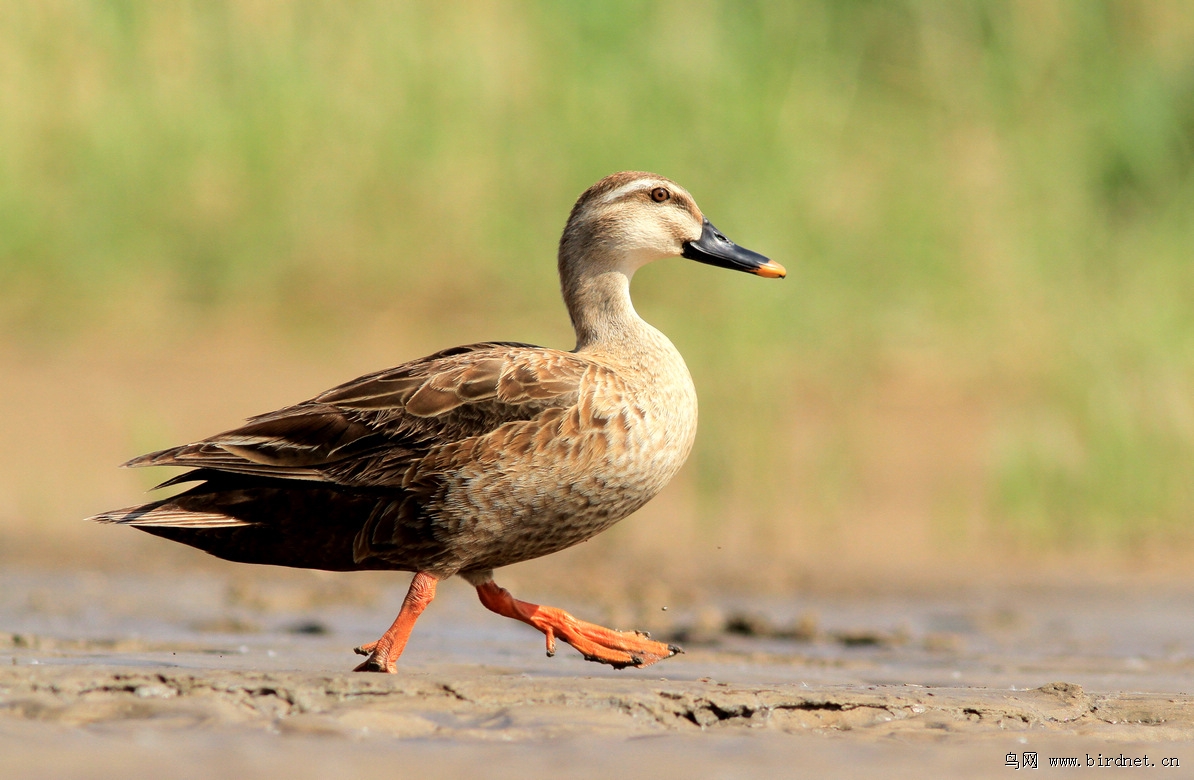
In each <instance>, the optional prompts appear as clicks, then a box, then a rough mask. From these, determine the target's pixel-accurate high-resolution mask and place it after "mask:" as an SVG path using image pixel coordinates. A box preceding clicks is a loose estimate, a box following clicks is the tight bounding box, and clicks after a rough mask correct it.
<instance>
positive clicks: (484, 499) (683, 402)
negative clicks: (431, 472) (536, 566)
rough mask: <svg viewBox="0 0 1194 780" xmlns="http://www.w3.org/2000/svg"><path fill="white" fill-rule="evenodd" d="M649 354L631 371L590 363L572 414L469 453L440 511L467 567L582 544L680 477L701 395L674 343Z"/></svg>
mask: <svg viewBox="0 0 1194 780" xmlns="http://www.w3.org/2000/svg"><path fill="white" fill-rule="evenodd" d="M665 342H666V340H665ZM652 352H653V353H654V354H650V355H642V356H638V355H636V356H635V357H634V360H633V361H628V360H626V359H611V358H608V357H604V356H593V357H592V358H591V360H592V365H591V368H590V369H589V370H588V371H586V372H585V375H584V377H583V379H582V381H581V384H580V388H579V392H578V394H577V400H576V403H575V404H574V405H572V406H570V407H564V408H554V409H548V410H546V411H544V412H543V413H542V414H540V415H539V416H538V417H536V418H535V419H533V420H528V421H518V422H511V423H507V424H506V425H503V426H501V427H500V428H498V429H497V430H495V431H493V432H492V433H490V434H488V435H487V436H486V437H484V441H477V442H472V443H471V444H468V445H464V443H462V445H463V446H461V447H460V448H459V449H457V451H456V453H455V457H453V460H455V461H456V463H455V464H454V467H453V468H451V469H449V470H448V472H449V473H448V475H447V479H446V481H445V485H444V490H443V491H442V492H441V493H440V495H441V500H440V501H439V502H437V503H438V506H436V507H434V511H435V514H436V515H437V517H438V523H437V524H438V525H439V528H440V532H441V533H443V534H444V535H445V537H446V538H445V541H446V540H447V538H451V539H452V540H454V543H455V544H456V545H457V548H458V549H457V552H458V556H459V558H460V560H459V563H458V564H457V565H458V566H459V567H460V568H465V569H481V568H496V567H498V566H503V565H507V564H509V563H514V562H517V561H521V560H528V559H530V558H535V557H538V556H541V555H546V554H548V553H551V552H555V551H557V550H561V549H564V548H566V547H569V546H571V545H574V544H577V543H579V542H582V541H584V540H586V539H588V538H590V537H592V536H593V535H595V534H597V533H600V532H601V531H603V530H605V529H606V528H608V527H609V526H611V525H613V524H614V523H616V522H617V521H619V520H621V519H622V518H624V517H626V516H627V515H629V514H631V513H632V512H634V511H635V510H637V509H638V508H640V507H641V506H643V504H645V503H647V501H649V500H651V498H653V497H654V496H655V495H656V494H657V493H658V492H659V491H660V490H661V489H662V488H663V487H664V486H665V485H666V484H667V483H668V482H669V481H670V480H671V479H672V477H674V476H675V474H676V472H678V471H679V470H680V467H681V466H683V464H684V461H685V459H686V458H687V457H688V454H689V452H690V451H691V449H692V443H693V439H694V437H695V435H696V418H697V405H696V392H695V390H694V388H693V385H692V379H691V377H690V376H689V373H688V369H687V368H686V367H685V365H684V362H683V360H682V359H681V358H680V355H679V353H678V352H676V350H675V348H674V347H672V346H671V344H670V342H669V343H666V348H665V349H656V350H652ZM462 455H463V456H465V457H460V456H462Z"/></svg>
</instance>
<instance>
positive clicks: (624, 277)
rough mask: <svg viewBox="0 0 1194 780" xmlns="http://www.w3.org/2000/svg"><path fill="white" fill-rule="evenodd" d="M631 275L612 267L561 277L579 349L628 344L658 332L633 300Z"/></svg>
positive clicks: (565, 300)
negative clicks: (648, 322)
mask: <svg viewBox="0 0 1194 780" xmlns="http://www.w3.org/2000/svg"><path fill="white" fill-rule="evenodd" d="M630 276H631V274H629V273H627V272H625V271H623V270H621V269H617V268H611V269H608V270H602V271H595V272H590V273H584V274H564V275H563V276H562V277H561V279H560V282H561V286H562V288H563V293H564V304H565V305H566V306H567V307H568V316H569V317H571V318H572V327H573V328H575V330H576V351H578V352H579V351H581V350H592V349H601V348H608V349H618V348H624V347H626V346H627V345H630V344H635V343H640V342H641V341H642V340H643V338H644V336H645V335H646V334H647V333H654V332H655V329H654V328H652V327H651V326H650V325H648V324H647V323H646V322H644V321H643V320H642V318H641V317H639V316H638V313H637V312H635V310H634V304H633V303H631V302H630Z"/></svg>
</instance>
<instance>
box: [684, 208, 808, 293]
mask: <svg viewBox="0 0 1194 780" xmlns="http://www.w3.org/2000/svg"><path fill="white" fill-rule="evenodd" d="M681 255H683V256H684V257H687V258H688V259H689V260H696V261H697V262H698V263H708V264H709V265H716V266H718V267H719V268H730V269H733V270H735V271H746V272H747V273H748V274H755V275H756V276H765V277H767V278H768V279H782V278H783V277H785V276H787V275H788V272H787V271H786V270H784V267H783V266H782V265H780V264H779V263H777V262H775V261H774V260H771V259H769V258H766V257H763V256H762V255H761V254H759V253H758V252H752V251H750V250H749V249H747V248H746V247H741V246H738V245H737V244H735V243H734V242H733V241H731V240H730V239H728V238H726V237H725V235H724V234H723V233H722V232H721V231H720V230H718V229H717V228H715V227H713V223H712V222H710V221H709V220H707V219H706V220H705V227H704V229H703V230H702V231H701V237H700V238H699V239H697V240H696V241H685V242H684V251H683V252H681Z"/></svg>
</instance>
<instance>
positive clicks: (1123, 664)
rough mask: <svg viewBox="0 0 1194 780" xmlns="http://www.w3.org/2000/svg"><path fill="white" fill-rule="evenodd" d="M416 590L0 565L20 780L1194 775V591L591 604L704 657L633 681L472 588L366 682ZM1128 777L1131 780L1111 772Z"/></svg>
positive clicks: (0, 721)
mask: <svg viewBox="0 0 1194 780" xmlns="http://www.w3.org/2000/svg"><path fill="white" fill-rule="evenodd" d="M346 582H349V583H352V584H347V585H346V584H345V583H346ZM404 587H405V581H404V578H403V577H401V576H397V577H387V578H382V577H369V578H365V579H362V580H359V581H352V580H349V579H347V578H343V577H341V578H335V579H329V578H326V577H289V576H288V577H281V578H278V579H273V578H270V577H256V578H253V579H245V580H238V581H232V582H229V581H227V580H226V579H224V578H222V577H220V576H216V575H213V574H210V573H203V572H198V573H187V574H180V575H177V576H173V577H163V576H161V575H151V574H144V575H138V574H124V575H113V574H78V573H64V572H44V571H41V572H29V571H25V572H20V571H12V570H7V571H4V570H0V752H3V754H4V755H5V757H6V758H5V761H4V763H3V765H4V766H5V767H7V771H9V772H12V773H13V774H11V776H14V777H35V776H46V777H70V776H77V777H106V776H116V775H119V774H121V773H122V772H125V771H128V770H130V768H139V769H140V770H144V772H143V774H144V773H148V774H149V775H152V774H170V775H171V776H178V777H189V776H195V777H207V776H217V775H220V774H221V773H224V774H226V773H228V772H233V773H236V774H239V775H241V776H249V775H267V774H273V773H274V772H276V771H283V770H284V771H285V772H287V773H288V775H289V776H292V777H323V776H343V775H342V773H346V772H347V770H348V769H349V768H352V769H354V770H359V771H373V770H374V769H375V768H376V769H377V771H386V768H387V767H389V769H390V770H396V769H397V768H398V766H399V765H401V767H402V768H403V772H401V773H399V776H409V775H410V773H411V772H413V771H415V770H416V769H420V768H422V769H421V770H420V771H423V770H426V771H428V772H431V774H432V775H433V776H464V775H469V774H476V773H477V772H478V771H481V776H492V777H505V776H510V777H515V776H528V773H529V775H530V776H536V775H537V774H538V773H542V774H547V773H549V772H550V773H552V774H555V775H558V776H577V777H587V776H594V777H597V776H603V777H608V776H609V773H610V771H613V770H616V769H617V768H618V767H628V766H634V767H637V768H638V769H637V770H636V771H635V772H633V773H632V774H635V775H638V774H640V772H639V771H638V770H641V771H642V772H643V773H646V772H648V771H652V772H653V771H667V772H671V773H672V774H676V773H680V774H683V775H686V776H717V777H753V776H757V773H758V772H762V771H782V770H784V769H785V768H788V769H790V768H792V767H794V766H797V765H799V766H802V767H805V768H806V769H810V770H812V769H816V770H817V771H820V772H823V773H824V772H832V773H834V774H836V775H840V776H854V774H853V773H855V772H856V773H857V775H858V776H863V775H867V776H871V775H874V774H876V773H878V774H881V775H883V776H890V777H903V776H908V777H917V776H925V774H924V773H925V770H926V767H928V766H933V767H936V769H935V771H951V772H954V773H962V774H963V775H964V776H980V777H982V776H987V775H994V774H1003V773H1006V772H1010V771H1013V768H1010V767H1008V766H1006V765H1005V758H1006V754H1008V753H1015V754H1016V755H1017V756H1022V755H1023V753H1024V752H1025V751H1032V752H1034V753H1037V754H1038V756H1039V757H1045V758H1047V757H1048V756H1050V755H1052V756H1080V757H1083V758H1085V757H1086V756H1087V755H1090V756H1096V755H1101V754H1102V755H1114V756H1119V755H1125V756H1128V757H1129V758H1131V757H1139V756H1143V755H1145V754H1148V755H1149V756H1150V758H1149V760H1150V761H1153V762H1154V763H1156V764H1157V767H1156V768H1157V769H1166V770H1169V771H1168V772H1167V773H1166V774H1164V775H1163V776H1172V777H1179V776H1194V749H1192V747H1191V746H1192V745H1194V696H1192V695H1191V690H1192V689H1194V685H1191V680H1192V679H1194V677H1192V675H1194V616H1191V614H1190V610H1189V609H1188V608H1187V606H1188V604H1189V603H1190V598H1189V597H1190V595H1191V592H1190V591H1189V590H1185V589H1183V588H1177V587H1175V588H1171V589H1168V590H1163V591H1162V590H1158V589H1156V588H1139V589H1135V590H1126V589H1123V588H1071V589H1068V590H1067V589H1058V588H1038V589H1034V588H1013V589H1009V588H1003V589H998V588H996V589H986V590H974V591H956V592H949V593H938V594H928V595H926V594H923V593H922V594H917V595H908V594H904V595H900V594H895V595H892V594H886V595H876V594H869V595H867V594H854V595H838V596H815V597H814V596H797V597H793V598H791V599H786V600H782V601H781V600H771V601H759V600H753V601H749V602H748V601H739V602H735V601H734V600H732V599H730V600H726V601H725V602H724V603H720V604H716V605H713V604H705V605H703V606H701V607H699V608H684V607H677V606H672V607H671V608H670V609H669V610H668V611H666V612H665V611H664V610H663V609H662V607H659V606H657V605H651V606H652V607H654V608H653V609H651V608H643V607H640V608H637V609H632V610H622V614H619V610H618V609H616V608H608V607H607V608H605V609H601V608H598V607H595V608H593V609H592V610H590V611H588V612H586V611H584V609H583V607H582V605H571V604H568V605H566V606H567V607H568V608H573V607H574V606H575V611H576V612H577V614H578V615H580V616H582V617H585V618H597V619H603V620H610V621H611V622H613V623H614V624H615V625H619V626H620V627H629V625H627V623H628V622H630V621H633V622H630V624H631V625H634V626H635V627H645V628H650V629H651V630H653V631H654V632H655V635H656V637H657V638H660V637H664V638H668V639H674V640H677V641H681V642H683V643H684V646H685V649H686V653H685V654H684V655H682V656H677V657H676V658H673V659H669V660H666V661H664V662H661V663H659V664H657V665H655V666H652V667H649V668H647V669H641V670H635V669H631V670H624V671H615V670H612V669H608V668H606V667H602V666H598V665H595V664H590V663H587V662H585V661H584V660H583V659H581V658H580V657H579V655H577V654H575V653H574V652H572V651H571V649H570V648H567V647H566V646H561V648H560V652H559V654H558V655H557V656H556V657H555V658H545V657H544V653H543V642H542V638H541V636H540V635H539V634H537V633H536V632H534V631H533V630H531V629H529V628H527V627H525V626H522V625H521V624H517V623H514V622H512V621H505V620H502V619H501V618H498V617H497V616H494V615H491V614H489V613H487V612H485V610H484V609H482V608H481V606H480V605H479V604H477V603H476V601H475V600H474V598H473V596H472V594H471V591H470V590H469V589H468V588H467V587H465V586H463V585H462V584H461V585H456V586H452V585H451V584H450V583H449V584H446V585H445V587H444V588H443V589H441V596H440V598H439V599H437V601H436V603H435V604H434V605H433V606H432V608H431V609H429V610H428V612H427V613H425V615H424V617H423V619H422V620H421V621H420V624H419V626H418V628H417V629H416V632H415V635H414V637H413V639H412V641H411V644H410V646H409V647H408V650H407V653H406V655H405V656H404V657H403V659H402V662H401V663H400V670H401V673H400V674H398V675H393V676H388V675H375V674H353V673H351V672H349V671H348V670H349V669H351V668H352V666H353V665H355V663H356V662H357V661H358V660H359V659H358V658H357V657H356V656H354V655H353V654H352V652H351V648H352V647H353V646H354V645H356V644H359V643H361V642H364V641H368V640H370V639H372V638H375V637H376V635H377V634H379V633H380V632H381V630H383V629H384V628H385V627H386V625H388V622H389V620H390V619H392V617H393V612H394V611H395V610H396V609H397V605H398V603H399V602H400V601H401V597H402V593H403V590H404ZM529 595H530V594H529ZM533 595H542V594H533ZM602 612H604V613H606V614H601V613H602ZM594 613H596V614H594ZM644 622H645V623H648V624H653V625H643V624H644ZM1162 758H1164V759H1165V760H1166V761H1169V760H1171V759H1174V760H1177V761H1178V762H1179V768H1176V769H1175V768H1172V767H1164V766H1161V765H1160V763H1159V762H1160V760H1161V759H1162ZM1039 760H1041V761H1044V758H1040V759H1039ZM1042 768H1043V769H1044V770H1045V771H1061V770H1052V769H1050V768H1049V767H1047V766H1045V767H1042ZM482 770H483V771H482ZM1069 771H1073V770H1072V769H1070V770H1069ZM1119 771H1124V772H1126V771H1129V770H1128V769H1123V770H1120V769H1116V768H1110V769H1108V770H1107V771H1104V774H1108V773H1116V772H1119ZM1182 772H1190V774H1189V775H1185V774H1182ZM0 775H4V776H10V775H7V774H5V773H4V772H0Z"/></svg>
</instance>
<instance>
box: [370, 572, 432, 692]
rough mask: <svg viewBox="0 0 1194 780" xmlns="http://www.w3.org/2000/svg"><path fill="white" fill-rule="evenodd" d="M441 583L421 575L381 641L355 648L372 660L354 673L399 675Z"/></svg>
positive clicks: (412, 581)
mask: <svg viewBox="0 0 1194 780" xmlns="http://www.w3.org/2000/svg"><path fill="white" fill-rule="evenodd" d="M438 582H439V579H438V578H437V577H436V576H435V575H434V574H428V573H427V572H425V571H421V572H419V573H418V574H416V575H415V578H414V579H413V580H411V581H410V590H408V591H407V592H406V599H405V600H403V602H402V609H401V610H399V612H398V617H396V618H395V619H394V625H392V626H390V628H389V629H388V630H387V631H386V632H385V633H384V634H382V635H381V639H378V640H377V641H376V642H370V643H369V644H367V645H361V646H360V647H358V648H356V652H357V653H359V654H360V655H367V656H369V657H368V658H367V659H366V660H365V661H364V663H362V664H361V665H360V666H358V667H357V668H356V669H353V671H354V672H386V673H389V674H394V673H395V672H397V671H398V670H397V668H396V666H395V665H396V664H397V662H398V656H400V655H402V651H403V650H404V649H406V640H407V639H409V638H410V632H411V629H413V628H414V627H415V621H416V620H418V619H419V615H421V614H423V610H424V609H426V608H427V605H428V604H430V603H431V600H432V599H433V598H435V586H436V584H437V583H438Z"/></svg>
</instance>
